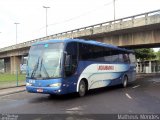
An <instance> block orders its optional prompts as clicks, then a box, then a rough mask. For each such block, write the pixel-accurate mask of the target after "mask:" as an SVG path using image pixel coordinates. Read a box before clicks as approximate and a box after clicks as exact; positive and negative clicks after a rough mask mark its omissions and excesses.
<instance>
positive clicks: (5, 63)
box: [4, 57, 11, 73]
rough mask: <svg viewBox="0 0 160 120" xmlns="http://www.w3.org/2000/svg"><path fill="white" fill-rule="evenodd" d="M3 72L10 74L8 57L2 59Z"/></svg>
mask: <svg viewBox="0 0 160 120" xmlns="http://www.w3.org/2000/svg"><path fill="white" fill-rule="evenodd" d="M4 72H5V73H11V63H10V58H9V57H7V58H4Z"/></svg>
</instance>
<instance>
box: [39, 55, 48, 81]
mask: <svg viewBox="0 0 160 120" xmlns="http://www.w3.org/2000/svg"><path fill="white" fill-rule="evenodd" d="M42 67H43V71H44V73H45V75H46V78H45V79H47V78H50V77H49V74H48V72H47V70H46V68H45V66H44V64H43V58H42V59H41V67H40V71H41V68H42Z"/></svg>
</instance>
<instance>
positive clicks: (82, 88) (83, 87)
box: [79, 82, 86, 96]
mask: <svg viewBox="0 0 160 120" xmlns="http://www.w3.org/2000/svg"><path fill="white" fill-rule="evenodd" d="M85 91H86V87H85V84H84V83H83V82H81V84H80V86H79V94H80V96H84V95H85Z"/></svg>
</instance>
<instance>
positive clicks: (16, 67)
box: [10, 56, 21, 74]
mask: <svg viewBox="0 0 160 120" xmlns="http://www.w3.org/2000/svg"><path fill="white" fill-rule="evenodd" d="M10 59H11V74H16V73H17V72H18V73H20V63H21V57H20V56H13V57H10Z"/></svg>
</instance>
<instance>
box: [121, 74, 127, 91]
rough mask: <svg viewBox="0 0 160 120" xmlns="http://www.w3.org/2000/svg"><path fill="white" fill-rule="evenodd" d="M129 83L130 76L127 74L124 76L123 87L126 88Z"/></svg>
mask: <svg viewBox="0 0 160 120" xmlns="http://www.w3.org/2000/svg"><path fill="white" fill-rule="evenodd" d="M127 85H128V77H127V75H125V76H124V77H123V80H122V87H123V88H126V87H127Z"/></svg>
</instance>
